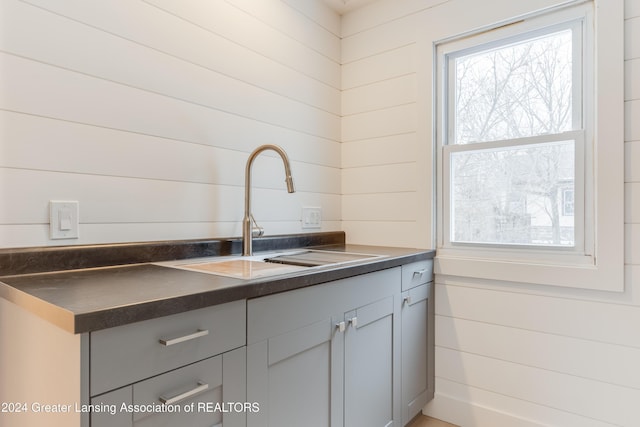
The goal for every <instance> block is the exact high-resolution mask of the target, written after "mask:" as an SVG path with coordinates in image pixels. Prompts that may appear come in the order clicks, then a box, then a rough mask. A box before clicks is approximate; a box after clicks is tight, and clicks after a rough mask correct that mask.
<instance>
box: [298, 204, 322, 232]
mask: <svg viewBox="0 0 640 427" xmlns="http://www.w3.org/2000/svg"><path fill="white" fill-rule="evenodd" d="M321 227H322V208H315V207H308V208H302V228H321Z"/></svg>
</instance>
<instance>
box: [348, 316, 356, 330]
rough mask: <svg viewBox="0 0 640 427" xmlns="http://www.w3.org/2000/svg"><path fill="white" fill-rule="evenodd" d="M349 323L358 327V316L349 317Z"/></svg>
mask: <svg viewBox="0 0 640 427" xmlns="http://www.w3.org/2000/svg"><path fill="white" fill-rule="evenodd" d="M349 323H350V324H351V326H353V327H354V328H357V327H358V318H357V317H352V318H351V319H349Z"/></svg>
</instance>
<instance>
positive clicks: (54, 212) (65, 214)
mask: <svg viewBox="0 0 640 427" xmlns="http://www.w3.org/2000/svg"><path fill="white" fill-rule="evenodd" d="M78 211H79V203H78V202H77V201H63V200H51V201H49V236H50V237H51V239H52V240H56V239H77V238H78V237H79V230H78V228H79V226H78V223H79V220H78V218H79V215H78Z"/></svg>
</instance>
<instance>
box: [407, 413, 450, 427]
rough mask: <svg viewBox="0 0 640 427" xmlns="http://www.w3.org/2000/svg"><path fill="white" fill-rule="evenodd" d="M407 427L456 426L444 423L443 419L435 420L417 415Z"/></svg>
mask: <svg viewBox="0 0 640 427" xmlns="http://www.w3.org/2000/svg"><path fill="white" fill-rule="evenodd" d="M407 427H457V426H455V425H453V424H449V423H445V422H444V421H440V420H436V419H435V418H431V417H426V416H424V415H418V416H417V417H416V418H415V419H414V420H413V422H412V423H411V424H409V425H408V426H407Z"/></svg>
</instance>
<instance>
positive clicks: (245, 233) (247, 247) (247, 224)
mask: <svg viewBox="0 0 640 427" xmlns="http://www.w3.org/2000/svg"><path fill="white" fill-rule="evenodd" d="M265 150H273V151H275V152H276V153H278V154H279V155H280V157H282V162H283V163H284V173H285V181H286V183H287V192H289V193H294V192H295V191H296V190H295V189H294V188H293V178H292V177H291V165H290V164H289V157H287V153H285V152H284V150H283V149H282V148H280V147H278V146H277V145H272V144H266V145H261V146H260V147H258V148H256V149H255V150H254V151H253V153H251V154H250V155H249V159H248V160H247V167H246V168H245V172H244V218H243V220H242V255H243V256H250V255H253V236H254V232H255V236H256V237H259V236H262V234H264V230H263V229H262V228H261V227H260V226H258V224H257V223H256V220H255V219H254V218H253V214H252V213H251V166H252V165H253V161H254V160H255V158H256V157H258V155H259V154H260V153H262V152H263V151H265ZM254 225H255V227H254Z"/></svg>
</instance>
